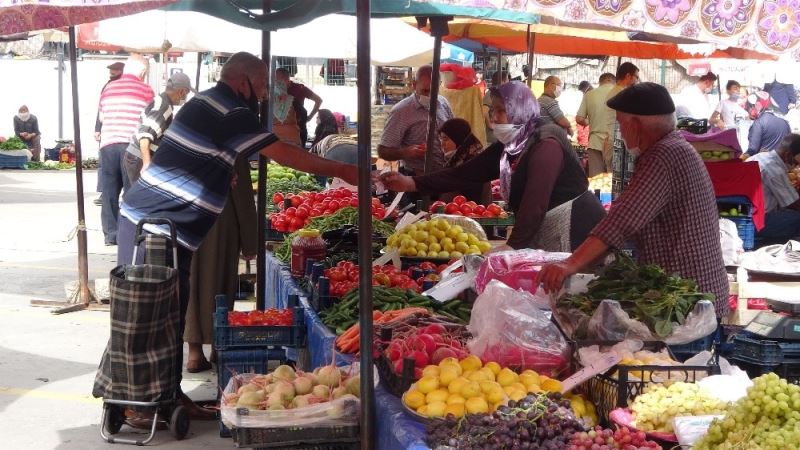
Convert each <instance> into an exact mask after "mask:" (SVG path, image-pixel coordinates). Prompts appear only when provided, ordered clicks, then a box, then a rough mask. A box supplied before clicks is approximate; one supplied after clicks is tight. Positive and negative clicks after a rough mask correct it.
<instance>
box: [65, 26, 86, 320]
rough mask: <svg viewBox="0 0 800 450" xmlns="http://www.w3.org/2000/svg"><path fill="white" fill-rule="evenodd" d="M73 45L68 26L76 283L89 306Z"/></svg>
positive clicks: (72, 28) (81, 158)
mask: <svg viewBox="0 0 800 450" xmlns="http://www.w3.org/2000/svg"><path fill="white" fill-rule="evenodd" d="M76 48H77V47H76V45H75V27H74V26H72V27H69V71H70V78H71V80H72V126H73V127H74V131H73V132H74V134H75V136H74V138H73V139H74V143H75V178H76V182H77V183H76V191H77V195H78V233H77V236H78V283H79V286H80V300H81V301H82V302H83V304H84V306H89V301H90V300H91V295H90V294H89V255H88V250H87V246H86V213H85V211H84V208H83V165H82V162H83V157H82V156H81V120H80V115H79V111H78V109H79V108H78V105H79V102H78V64H77V59H78V58H77V55H76V53H77V50H76Z"/></svg>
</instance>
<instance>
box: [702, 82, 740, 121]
mask: <svg viewBox="0 0 800 450" xmlns="http://www.w3.org/2000/svg"><path fill="white" fill-rule="evenodd" d="M725 90H726V91H727V92H728V98H726V99H724V100H722V101H721V102H719V105H717V109H716V111H714V114H712V115H711V121H710V122H711V124H712V125H714V126H716V127H717V128H719V129H720V130H729V129H731V128H736V125H737V123H738V122H739V121H740V120H742V119H746V118H748V117H749V115H748V114H747V111H745V110H744V108H743V107H742V105H741V99H742V97H741V95H740V90H741V85H739V82H738V81H736V80H729V81H728V84H727V85H726V86H725Z"/></svg>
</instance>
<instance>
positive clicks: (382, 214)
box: [372, 208, 386, 219]
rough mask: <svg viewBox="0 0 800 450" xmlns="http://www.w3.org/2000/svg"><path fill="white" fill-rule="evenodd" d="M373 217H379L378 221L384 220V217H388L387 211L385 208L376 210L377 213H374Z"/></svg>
mask: <svg viewBox="0 0 800 450" xmlns="http://www.w3.org/2000/svg"><path fill="white" fill-rule="evenodd" d="M372 215H374V216H377V217H378V219H383V216H385V215H386V210H385V209H383V208H376V209H375V211H373V212H372Z"/></svg>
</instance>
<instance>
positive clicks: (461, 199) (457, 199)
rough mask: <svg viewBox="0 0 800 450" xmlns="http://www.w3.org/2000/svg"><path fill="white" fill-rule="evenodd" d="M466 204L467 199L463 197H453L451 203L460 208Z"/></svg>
mask: <svg viewBox="0 0 800 450" xmlns="http://www.w3.org/2000/svg"><path fill="white" fill-rule="evenodd" d="M466 202H467V197H464V196H463V195H456V196H455V197H453V203H455V204H456V205H458V206H461V205H463V204H464V203H466Z"/></svg>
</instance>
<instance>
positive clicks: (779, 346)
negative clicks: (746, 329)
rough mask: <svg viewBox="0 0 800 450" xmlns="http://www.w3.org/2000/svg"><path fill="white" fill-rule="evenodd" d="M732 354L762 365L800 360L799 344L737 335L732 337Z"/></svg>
mask: <svg viewBox="0 0 800 450" xmlns="http://www.w3.org/2000/svg"><path fill="white" fill-rule="evenodd" d="M733 346H734V351H733V354H734V355H736V356H737V357H743V358H747V359H748V360H750V361H757V362H759V363H761V364H764V365H778V364H781V363H783V361H784V360H798V359H800V343H798V342H778V341H772V340H767V339H758V338H757V337H756V336H752V335H747V334H739V335H737V336H734V337H733Z"/></svg>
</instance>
